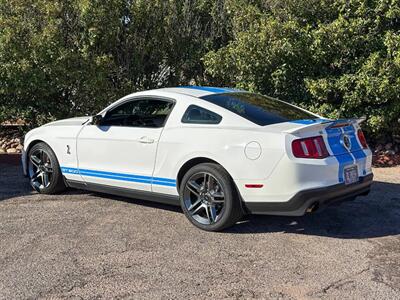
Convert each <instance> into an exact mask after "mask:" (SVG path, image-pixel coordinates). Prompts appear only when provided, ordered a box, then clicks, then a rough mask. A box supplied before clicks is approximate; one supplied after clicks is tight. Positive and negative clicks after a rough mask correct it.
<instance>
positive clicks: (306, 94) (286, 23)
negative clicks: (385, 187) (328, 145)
mask: <svg viewBox="0 0 400 300" xmlns="http://www.w3.org/2000/svg"><path fill="white" fill-rule="evenodd" d="M232 10H233V11H234V18H233V19H234V20H233V23H234V24H236V25H235V26H233V28H234V32H233V35H234V36H235V39H234V40H232V41H231V42H230V43H229V44H228V45H227V46H226V47H223V48H221V49H218V50H216V51H211V52H210V53H208V54H207V55H206V56H205V57H204V62H205V65H206V70H207V72H208V74H209V75H210V77H211V81H213V82H215V83H217V84H230V83H233V84H234V85H235V86H236V87H239V88H245V89H250V90H254V91H258V92H261V93H264V94H269V95H272V96H276V97H278V98H281V99H283V100H286V101H289V102H295V103H297V104H299V105H302V106H304V107H306V108H308V109H310V110H312V111H315V112H317V113H319V114H322V115H325V116H327V117H333V118H338V117H343V118H347V117H361V116H366V117H367V122H366V130H367V131H368V132H369V134H370V135H371V137H372V138H374V139H379V138H382V137H387V136H391V135H396V134H400V126H399V125H400V124H399V118H400V68H399V67H400V64H399V63H400V39H399V34H400V7H399V3H398V1H386V0H378V1H347V0H342V1H339V0H337V1H328V2H324V1H312V2H311V3H309V4H305V3H301V4H299V3H298V1H295V0H293V1H284V4H282V3H281V2H278V1H277V2H274V1H271V2H268V4H267V5H265V4H255V5H250V6H248V8H247V9H246V10H243V9H242V8H241V7H240V6H233V7H232ZM247 20H251V21H250V22H247ZM246 22H247V23H246Z"/></svg>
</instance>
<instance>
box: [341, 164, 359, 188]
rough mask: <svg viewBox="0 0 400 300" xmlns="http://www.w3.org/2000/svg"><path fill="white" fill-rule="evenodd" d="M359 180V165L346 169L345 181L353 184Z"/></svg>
mask: <svg viewBox="0 0 400 300" xmlns="http://www.w3.org/2000/svg"><path fill="white" fill-rule="evenodd" d="M355 182H358V170H357V166H353V167H350V168H346V169H344V183H345V184H352V183H355Z"/></svg>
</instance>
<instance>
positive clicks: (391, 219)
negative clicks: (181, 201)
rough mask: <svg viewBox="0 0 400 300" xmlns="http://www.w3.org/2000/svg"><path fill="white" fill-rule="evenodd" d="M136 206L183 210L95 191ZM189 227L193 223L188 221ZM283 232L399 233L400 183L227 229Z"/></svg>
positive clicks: (337, 234)
mask: <svg viewBox="0 0 400 300" xmlns="http://www.w3.org/2000/svg"><path fill="white" fill-rule="evenodd" d="M97 195H98V196H102V197H107V198H112V199H114V200H116V201H123V202H127V203H132V204H135V205H143V206H147V207H153V208H156V209H164V210H169V211H173V212H177V213H182V210H181V209H180V208H179V207H175V206H170V205H165V204H159V203H154V202H148V201H142V200H136V199H127V198H121V197H116V196H109V195H102V194H97ZM188 226H192V225H190V224H189V223H188ZM272 232H286V233H296V234H305V235H318V236H327V237H334V238H344V239H365V238H373V237H384V236H391V235H397V234H400V184H394V183H386V182H379V181H375V182H374V184H373V187H372V189H371V192H370V194H369V195H368V196H366V197H358V198H357V199H356V200H355V201H351V202H344V203H341V204H339V205H332V206H329V207H327V208H325V209H323V210H321V211H319V212H316V213H312V214H307V215H305V216H302V217H284V216H258V215H252V216H247V217H245V218H244V219H243V221H241V222H239V223H237V224H236V225H235V226H233V227H231V228H229V229H226V230H225V231H224V233H230V234H257V233H272Z"/></svg>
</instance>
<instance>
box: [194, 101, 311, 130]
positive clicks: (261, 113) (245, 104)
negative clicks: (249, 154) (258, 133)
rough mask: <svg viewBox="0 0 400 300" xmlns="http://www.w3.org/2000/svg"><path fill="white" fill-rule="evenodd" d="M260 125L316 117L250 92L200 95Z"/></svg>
mask: <svg viewBox="0 0 400 300" xmlns="http://www.w3.org/2000/svg"><path fill="white" fill-rule="evenodd" d="M201 99H203V100H206V101H208V102H211V103H213V104H216V105H218V106H221V107H223V108H225V109H227V110H230V111H231V112H234V113H235V114H237V115H239V116H241V117H243V118H245V119H247V120H249V121H251V122H253V123H255V124H258V125H260V126H265V125H271V124H276V123H282V122H288V121H295V120H303V119H317V117H316V116H315V115H313V114H311V113H308V112H306V111H304V110H302V109H300V108H297V107H295V106H292V105H290V104H288V103H285V102H283V101H279V100H275V99H273V98H269V97H266V96H262V95H259V94H252V93H225V94H213V95H208V96H204V97H201Z"/></svg>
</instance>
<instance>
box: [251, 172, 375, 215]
mask: <svg viewBox="0 0 400 300" xmlns="http://www.w3.org/2000/svg"><path fill="white" fill-rule="evenodd" d="M372 179H373V174H369V175H366V176H364V177H360V181H359V182H358V183H355V184H352V185H348V186H347V185H345V184H337V185H333V186H328V187H323V188H317V189H310V190H305V191H300V192H298V193H297V194H296V195H294V196H293V197H292V198H291V199H290V200H289V201H287V202H244V205H245V207H246V208H247V210H248V212H250V213H252V214H261V215H286V216H302V215H304V214H305V212H306V210H307V209H308V208H309V207H311V206H312V205H314V204H316V205H318V207H319V208H321V207H323V206H326V205H329V204H331V203H334V202H341V201H346V200H353V199H354V198H355V197H357V196H365V195H367V194H368V193H369V191H370V187H371V184H372Z"/></svg>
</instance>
